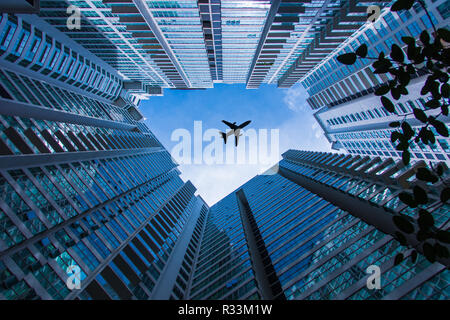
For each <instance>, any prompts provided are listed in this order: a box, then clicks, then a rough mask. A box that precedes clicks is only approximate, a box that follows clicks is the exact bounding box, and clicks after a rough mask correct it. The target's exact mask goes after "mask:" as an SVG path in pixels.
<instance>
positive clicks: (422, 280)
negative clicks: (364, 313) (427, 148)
mask: <svg viewBox="0 0 450 320" xmlns="http://www.w3.org/2000/svg"><path fill="white" fill-rule="evenodd" d="M421 165H423V162H421V163H419V162H418V163H417V164H416V167H419V166H421ZM414 169H415V167H414V168H407V167H404V166H403V164H402V163H401V161H397V162H394V161H393V160H392V159H388V160H382V159H381V158H380V157H376V158H375V157H373V158H370V157H367V156H366V157H364V158H363V157H359V156H351V155H344V154H332V153H320V152H306V151H296V150H289V151H287V152H285V153H284V154H283V160H282V161H280V163H279V165H278V166H277V167H276V169H274V170H273V171H271V172H267V174H263V175H258V176H256V177H255V178H253V179H251V180H250V181H249V182H247V183H245V184H244V185H243V186H242V187H240V188H238V189H237V190H236V191H234V192H232V193H231V194H230V195H228V196H227V197H225V198H224V199H223V200H221V201H219V202H218V203H217V204H215V205H214V206H212V207H211V209H210V211H209V212H208V215H207V217H206V225H205V227H204V232H203V233H202V236H201V241H200V242H198V241H196V242H195V244H196V245H197V251H196V256H195V268H194V270H193V274H192V275H191V276H190V278H189V282H188V283H189V284H190V286H189V287H188V288H187V289H186V290H184V291H182V290H183V288H181V287H178V286H177V285H175V287H174V291H176V292H178V294H179V292H183V295H182V296H181V295H177V297H179V298H189V299H261V298H263V299H448V298H449V295H450V291H449V288H450V287H449V283H450V274H449V272H448V270H447V269H446V266H448V259H447V260H442V261H439V262H435V263H430V262H428V261H427V260H426V259H425V258H424V257H423V256H422V255H421V254H419V257H418V259H417V261H416V263H415V264H413V263H411V261H407V262H403V263H401V264H399V265H394V257H395V256H396V254H397V253H399V252H402V251H403V250H404V249H403V248H402V246H401V245H400V244H399V243H398V241H397V240H395V239H394V238H393V237H392V235H393V234H394V232H395V231H396V227H395V226H394V225H393V222H392V216H393V214H394V213H397V212H402V213H404V214H408V215H409V216H414V214H413V211H410V210H409V208H407V207H406V206H405V205H404V204H403V203H402V202H400V201H399V199H398V194H399V192H400V191H401V190H402V188H403V187H401V185H404V183H405V181H406V180H407V179H408V178H409V177H410V176H411V174H412V172H413V170H414ZM433 197H435V195H433ZM448 212H449V209H448V205H445V204H444V205H441V206H435V207H434V211H433V213H432V214H433V216H434V218H435V219H436V222H437V223H436V224H437V225H438V226H448ZM408 241H410V244H412V245H413V246H414V245H416V244H417V240H416V239H415V237H411V238H409V239H408ZM410 253H411V250H407V251H406V252H405V256H406V257H407V259H409V255H410ZM373 265H375V266H378V267H380V269H381V288H380V289H378V290H371V289H369V288H368V287H367V279H368V277H369V275H368V273H367V268H368V267H369V266H373Z"/></svg>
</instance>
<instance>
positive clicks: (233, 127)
mask: <svg viewBox="0 0 450 320" xmlns="http://www.w3.org/2000/svg"><path fill="white" fill-rule="evenodd" d="M222 122H223V123H225V124H226V125H227V126H229V127H230V128H231V129H235V128H236V125H235V124H232V123H231V122H228V121H225V120H222Z"/></svg>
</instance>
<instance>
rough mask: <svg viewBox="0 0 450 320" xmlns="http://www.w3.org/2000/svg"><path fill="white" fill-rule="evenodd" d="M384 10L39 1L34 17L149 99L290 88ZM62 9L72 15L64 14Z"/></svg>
mask: <svg viewBox="0 0 450 320" xmlns="http://www.w3.org/2000/svg"><path fill="white" fill-rule="evenodd" d="M387 3H388V1H375V2H374V1H357V0H332V1H329V0H324V1H322V0H321V1H292V0H273V1H270V0H250V1H244V2H242V1H235V0H199V1H194V0H177V1H142V0H104V1H92V0H81V1H72V0H68V1H56V2H55V1H40V12H39V17H40V18H42V19H41V20H42V21H41V22H42V23H44V21H45V23H48V24H51V25H53V26H54V27H55V28H57V29H58V30H59V31H61V32H63V33H65V34H66V35H67V36H68V37H70V38H72V39H73V40H74V41H76V42H77V43H79V44H80V45H82V46H84V47H85V48H87V49H88V50H89V51H90V52H92V53H93V54H95V55H96V56H98V57H100V58H101V59H103V60H104V61H106V62H107V63H109V64H110V65H111V66H112V67H114V68H115V69H117V70H118V71H119V72H120V73H121V74H122V75H123V76H125V77H126V78H127V79H130V80H133V81H137V82H139V84H136V87H139V88H136V90H137V89H139V90H140V92H141V94H142V95H151V94H154V93H161V91H162V88H178V89H188V88H211V87H213V85H214V83H215V82H224V83H246V85H247V88H258V87H259V85H260V84H261V83H269V84H278V85H279V86H280V87H290V86H292V85H293V84H294V83H295V82H297V81H298V80H299V79H300V77H301V76H302V75H304V74H305V73H306V72H307V71H309V70H310V69H311V68H313V67H314V66H315V65H316V64H317V63H319V62H320V61H321V60H322V59H323V58H325V57H326V56H327V55H328V54H329V53H330V52H331V51H332V50H333V49H335V48H336V47H337V46H338V45H339V44H340V43H341V42H342V41H344V40H345V39H346V38H347V37H348V36H350V35H351V34H352V33H353V32H355V31H356V30H358V29H359V28H360V27H361V25H363V24H365V23H366V21H367V8H368V6H369V5H373V4H377V5H379V6H380V7H383V6H385V5H386V4H387ZM70 5H73V6H76V7H77V10H79V11H74V10H75V9H70V10H69V11H68V10H67V9H68V7H69V6H70ZM68 12H69V13H68ZM75 12H80V13H81V23H80V27H79V28H76V27H72V26H71V27H70V28H69V27H68V25H67V19H68V17H69V16H71V15H72V14H74V13H75Z"/></svg>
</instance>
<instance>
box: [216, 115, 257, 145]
mask: <svg viewBox="0 0 450 320" xmlns="http://www.w3.org/2000/svg"><path fill="white" fill-rule="evenodd" d="M222 122H223V123H225V124H226V125H227V126H229V127H230V129H231V130H230V131H228V132H227V133H225V132H222V131H219V132H220V134H221V136H222V138H223V141H224V142H225V144H226V143H227V138H228V136H231V135H233V134H234V144H235V145H236V147H237V145H238V141H239V137H240V136H242V134H241V133H240V132H241V129H242V128H244V127H246V126H247V125H248V124H249V123H250V122H251V120H248V121H245V122H243V123H241V124H240V125H236V122H233V123H231V122H228V121H225V120H222Z"/></svg>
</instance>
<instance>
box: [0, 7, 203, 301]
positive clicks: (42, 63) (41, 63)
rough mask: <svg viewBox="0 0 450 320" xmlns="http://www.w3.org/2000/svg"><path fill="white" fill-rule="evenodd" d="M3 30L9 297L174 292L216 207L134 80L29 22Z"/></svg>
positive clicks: (2, 168)
mask: <svg viewBox="0 0 450 320" xmlns="http://www.w3.org/2000/svg"><path fill="white" fill-rule="evenodd" d="M0 25H1V28H0V29H1V33H0V34H1V35H0V38H1V41H0V55H1V56H0V60H1V63H0V94H1V98H0V126H1V127H0V129H1V130H0V186H1V190H2V192H1V196H0V226H1V227H0V288H1V290H0V299H77V298H80V299H107V298H115V299H118V298H120V299H132V298H138V299H147V298H149V297H150V295H152V294H153V296H158V295H160V294H162V293H161V292H163V291H164V290H163V289H161V284H160V283H161V282H164V283H165V284H167V283H173V282H174V281H175V277H174V275H175V273H174V272H166V270H167V269H168V267H167V265H168V264H170V267H171V268H174V267H176V266H180V265H181V263H182V258H183V255H184V252H185V251H186V247H187V245H188V241H189V240H190V238H191V234H192V232H193V229H194V228H191V227H190V226H192V225H193V226H195V224H196V221H197V220H198V219H200V218H201V217H202V216H203V215H204V214H205V211H207V209H208V207H207V205H206V204H205V202H204V201H203V200H202V199H201V198H200V197H198V196H195V195H194V192H195V187H194V186H193V185H192V184H191V183H190V182H187V183H185V182H183V181H182V180H181V179H180V177H179V174H180V172H179V171H178V169H177V168H176V167H177V165H176V164H175V163H174V162H173V161H172V158H171V156H170V154H169V153H168V152H167V150H165V149H164V147H163V146H162V145H161V143H160V142H159V141H158V140H157V139H156V137H155V136H154V135H153V134H152V132H151V131H150V130H149V129H148V127H147V126H146V125H145V124H144V123H143V122H142V115H141V114H140V112H139V110H138V108H137V103H139V98H137V97H136V96H134V95H133V94H132V93H133V91H132V90H128V89H127V87H129V86H130V85H131V86H132V85H133V83H132V81H129V82H126V81H123V80H122V79H121V76H120V74H118V72H117V71H116V70H115V69H113V68H112V67H111V66H110V65H108V64H107V63H105V62H104V61H102V60H101V59H99V58H98V57H96V56H94V55H93V54H92V53H90V52H89V51H87V50H86V49H84V48H83V47H81V46H79V45H77V44H76V43H74V42H73V41H72V40H70V39H69V38H67V37H66V36H65V35H64V34H62V33H61V32H59V31H58V30H56V29H52V28H41V27H42V26H41V25H40V24H39V21H38V22H34V21H33V20H32V17H30V16H28V15H24V16H15V15H6V14H5V15H3V16H2V20H1V22H0ZM169 261H170V263H169ZM72 275H75V276H76V277H77V278H79V279H80V280H81V282H80V283H79V284H80V287H79V288H76V290H73V291H71V290H70V289H71V285H70V284H67V283H68V282H67V281H68V280H70V276H72ZM69 282H70V281H69ZM70 283H72V284H73V285H74V286H75V285H76V283H77V281H76V279H74V280H73V282H70Z"/></svg>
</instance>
